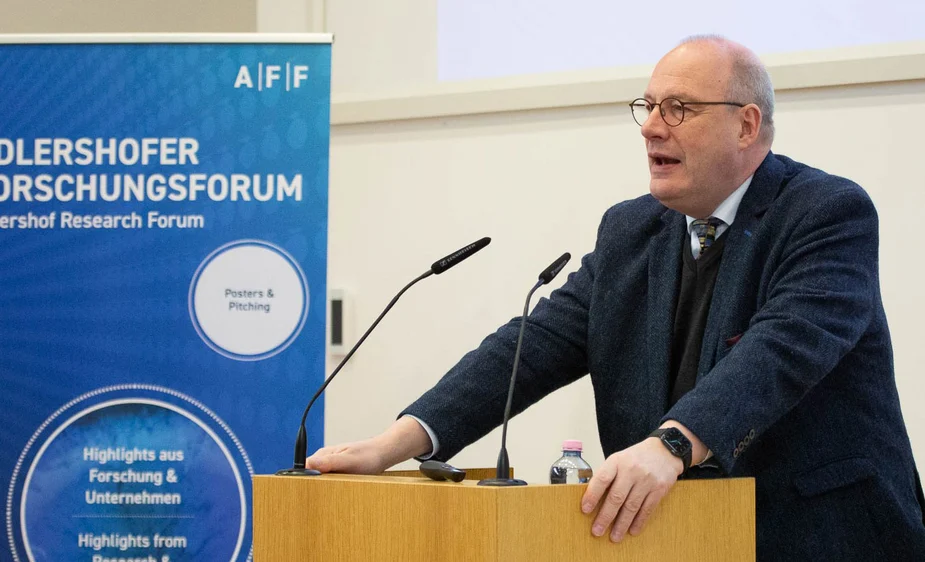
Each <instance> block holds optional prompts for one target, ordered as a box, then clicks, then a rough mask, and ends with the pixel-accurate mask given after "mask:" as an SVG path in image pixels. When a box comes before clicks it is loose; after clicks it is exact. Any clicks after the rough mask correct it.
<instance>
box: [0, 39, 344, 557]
mask: <svg viewBox="0 0 925 562" xmlns="http://www.w3.org/2000/svg"><path fill="white" fill-rule="evenodd" d="M330 43H331V37H330V36H329V35H301V34H299V35H270V36H267V35H224V34H223V35H189V36H177V35H138V36H134V35H124V36H123V35H104V36H5V37H4V36H0V389H2V390H0V396H2V402H0V406H2V407H0V478H2V480H0V484H2V487H3V490H4V491H5V492H6V496H5V507H6V513H5V515H6V529H5V531H6V533H5V534H6V541H7V544H8V546H7V547H6V548H5V549H4V550H5V551H6V552H8V553H10V556H7V555H2V556H0V559H12V560H15V561H17V562H18V561H21V560H23V561H24V560H35V561H56V562H57V561H61V560H67V561H69V562H80V561H87V562H110V561H116V560H133V561H135V560H139V561H140V560H144V561H146V562H179V561H193V560H195V561H204V560H208V561H210V562H220V561H229V562H236V561H244V560H250V559H251V528H252V526H251V475H252V474H254V473H268V472H274V471H275V470H277V469H279V468H284V467H288V466H291V465H292V453H293V443H294V439H295V434H296V429H297V428H298V421H299V417H300V415H301V411H302V408H303V407H304V405H305V402H306V401H307V399H308V398H309V397H310V396H311V392H312V391H313V390H314V389H315V388H317V386H318V385H319V384H320V383H321V381H322V379H323V377H324V359H325V353H324V345H325V341H324V340H325V338H324V332H325V301H326V296H325V295H326V286H325V279H326V268H327V256H326V254H327V215H328V150H329V133H330V77H331V72H330V70H331V63H330V61H331V44H330ZM320 406H321V407H318V408H315V409H314V411H313V413H312V416H311V417H310V419H309V423H308V427H309V447H310V448H312V449H313V448H315V447H318V446H320V445H321V442H322V436H323V426H322V424H323V416H322V412H323V404H321V405H320Z"/></svg>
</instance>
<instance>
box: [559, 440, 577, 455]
mask: <svg viewBox="0 0 925 562" xmlns="http://www.w3.org/2000/svg"><path fill="white" fill-rule="evenodd" d="M562 450H563V451H579V452H580V451H581V441H579V440H577V439H566V440H565V441H563V442H562Z"/></svg>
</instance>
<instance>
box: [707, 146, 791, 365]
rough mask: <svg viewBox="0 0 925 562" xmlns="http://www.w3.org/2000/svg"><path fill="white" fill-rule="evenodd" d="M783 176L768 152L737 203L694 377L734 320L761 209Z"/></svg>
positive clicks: (751, 263) (750, 262) (751, 262)
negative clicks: (737, 208)
mask: <svg viewBox="0 0 925 562" xmlns="http://www.w3.org/2000/svg"><path fill="white" fill-rule="evenodd" d="M783 175H784V166H783V164H781V163H780V162H779V161H778V160H777V159H776V157H775V156H774V154H773V153H770V152H769V153H768V155H767V157H765V159H764V162H762V163H761V166H759V167H758V169H757V170H756V171H755V176H754V178H752V183H751V185H749V187H748V191H746V192H745V197H743V198H742V203H741V204H739V210H738V211H736V218H735V221H733V223H732V226H730V227H729V230H727V231H726V233H725V234H724V236H726V237H727V238H726V246H725V248H724V249H723V258H722V262H721V263H720V266H719V274H718V275H717V278H716V285H715V286H714V288H713V300H712V302H711V303H710V312H709V313H708V315H707V325H706V329H705V331H704V334H703V343H702V345H701V348H700V349H701V351H700V363H699V364H698V366H697V379H698V380H699V379H700V377H702V376H704V375H705V374H707V373H708V372H710V369H712V368H713V365H714V364H715V358H716V356H717V354H718V353H719V351H720V350H721V348H722V346H724V345H725V340H724V339H723V338H724V337H728V336H730V335H733V336H734V335H736V334H725V336H724V327H726V326H730V323H732V322H734V320H735V319H734V318H733V317H732V314H733V312H734V311H735V310H736V306H735V305H736V303H738V302H741V299H742V296H741V294H742V291H743V289H744V287H743V286H742V283H741V280H742V279H745V278H746V277H747V275H746V274H747V272H748V270H749V268H751V267H753V266H754V256H755V244H754V240H753V238H754V236H755V233H757V232H758V226H759V224H760V222H761V218H762V217H763V216H764V213H765V211H767V209H768V207H769V206H770V205H771V203H772V202H773V201H774V199H775V197H777V193H778V191H779V190H780V185H781V181H782V179H783Z"/></svg>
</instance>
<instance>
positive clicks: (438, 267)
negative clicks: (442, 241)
mask: <svg viewBox="0 0 925 562" xmlns="http://www.w3.org/2000/svg"><path fill="white" fill-rule="evenodd" d="M490 242H491V238H488V237H487V236H486V237H485V238H482V239H481V240H476V241H475V242H473V243H472V244H469V245H468V246H465V247H463V248H460V249H459V250H457V251H455V252H453V253H452V254H450V255H448V256H446V257H445V258H443V259H440V260H437V261H435V262H434V264H433V265H431V266H430V269H428V270H427V271H425V272H424V273H422V274H421V275H419V276H418V277H416V278H415V279H414V280H413V281H411V282H410V283H408V284H407V285H405V286H404V288H403V289H402V290H401V291H399V292H398V294H397V295H395V298H393V299H392V301H391V302H390V303H389V305H388V306H386V307H385V310H383V311H382V313H381V314H379V317H378V318H376V321H375V322H373V324H372V326H370V327H369V328H368V329H367V330H366V333H364V334H363V337H361V338H360V339H359V340H358V341H357V343H356V344H355V345H354V346H353V348H351V349H350V352H349V353H347V355H345V356H344V358H343V359H342V360H341V362H340V364H339V365H337V368H336V369H334V372H333V373H331V376H329V377H328V378H327V379H326V380H325V381H324V384H322V385H321V388H319V389H318V391H317V392H315V395H314V396H312V399H311V401H310V402H309V403H308V407H306V408H305V412H303V413H302V422H301V423H300V424H299V433H298V435H296V438H295V458H294V460H293V465H292V468H284V469H282V470H280V471H278V472H277V473H276V474H277V475H279V476H317V475H319V474H321V472H319V471H317V470H314V469H312V468H305V456H306V452H307V449H308V437H307V435H306V433H305V420H306V419H307V418H308V412H309V410H311V409H312V405H314V403H315V400H318V397H319V396H321V393H322V392H324V389H325V388H327V387H328V385H329V384H331V381H332V380H334V377H336V376H337V373H339V372H340V370H341V368H343V366H344V365H345V364H346V363H347V361H349V360H350V358H351V357H353V354H354V352H356V350H357V348H359V347H360V345H361V344H362V343H363V342H364V341H366V338H367V336H369V334H370V333H371V332H372V331H373V329H374V328H375V327H376V326H377V325H379V322H380V321H381V320H382V318H383V317H384V316H385V315H386V313H387V312H388V311H389V310H391V309H392V307H393V306H395V303H396V302H398V299H399V297H401V296H402V295H403V294H404V293H405V291H407V290H408V289H410V288H411V286H412V285H414V284H415V283H417V282H418V281H420V280H421V279H424V278H426V277H430V276H431V275H440V274H441V273H443V272H444V271H446V270H448V269H450V268H451V267H453V266H455V265H458V264H459V263H462V261H463V260H465V259H466V258H468V257H469V256H471V255H472V254H474V253H476V252H478V251H479V250H481V249H482V248H484V247H485V246H487V245H488V244H489V243H490Z"/></svg>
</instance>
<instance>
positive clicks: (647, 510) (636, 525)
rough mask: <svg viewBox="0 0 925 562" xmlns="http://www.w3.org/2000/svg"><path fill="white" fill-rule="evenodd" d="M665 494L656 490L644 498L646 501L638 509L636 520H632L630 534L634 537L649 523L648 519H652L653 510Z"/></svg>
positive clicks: (663, 491) (660, 490)
mask: <svg viewBox="0 0 925 562" xmlns="http://www.w3.org/2000/svg"><path fill="white" fill-rule="evenodd" d="M666 493H667V492H666V491H665V490H662V489H659V488H656V489H655V490H653V491H652V492H650V493H649V495H648V496H647V497H646V501H645V502H643V504H642V507H641V508H640V509H639V513H637V514H636V519H634V520H633V524H632V525H630V534H631V535H633V536H634V537H635V536H636V535H638V534H639V533H641V532H642V529H643V527H645V525H646V523H647V522H648V521H649V518H651V517H652V514H653V513H655V508H656V507H657V506H658V504H659V502H661V501H662V498H664V497H665V494H666Z"/></svg>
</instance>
